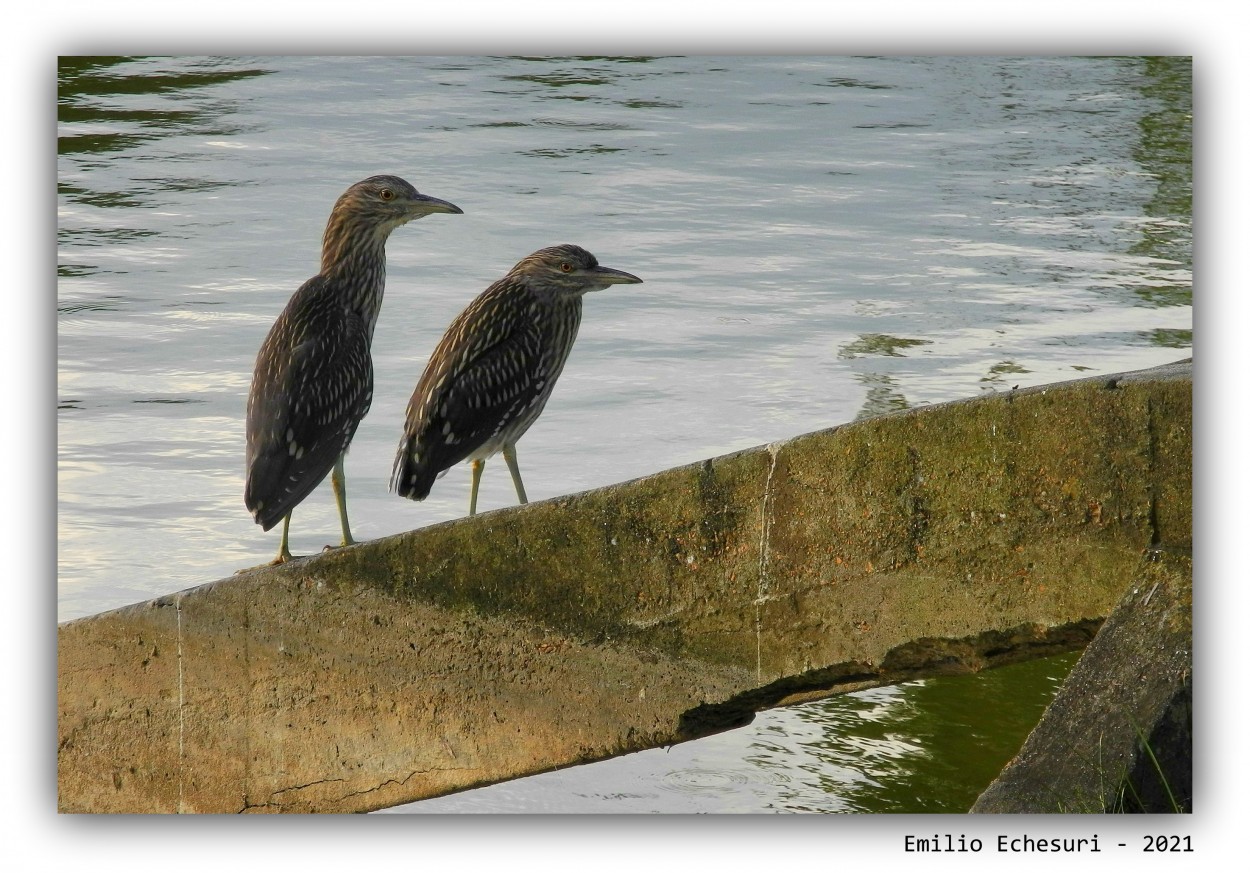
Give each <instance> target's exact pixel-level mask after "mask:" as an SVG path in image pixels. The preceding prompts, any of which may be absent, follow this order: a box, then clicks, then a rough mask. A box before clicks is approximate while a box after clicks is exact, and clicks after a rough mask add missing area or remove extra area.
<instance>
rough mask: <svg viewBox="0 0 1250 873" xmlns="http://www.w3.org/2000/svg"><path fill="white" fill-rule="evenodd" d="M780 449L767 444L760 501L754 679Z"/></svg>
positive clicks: (760, 671) (759, 663)
mask: <svg viewBox="0 0 1250 873" xmlns="http://www.w3.org/2000/svg"><path fill="white" fill-rule="evenodd" d="M780 451H781V443H769V444H768V457H769V464H768V476H767V478H765V480H764V499H763V500H762V501H761V502H760V574H759V580H758V582H757V583H756V587H755V680H756V681H757V682H759V681H762V677H763V675H764V652H763V645H764V643H763V632H764V628H763V611H762V610H761V608H760V607H761V606H762V605H763V604H764V603H765V602H766V599H767V594H768V549H769V545H770V542H769V534H771V533H772V527H773V519H772V514H771V513H770V512H769V509H768V504H769V501H770V500H771V499H772V495H773V473H774V472H776V470H777V454H778V452H780Z"/></svg>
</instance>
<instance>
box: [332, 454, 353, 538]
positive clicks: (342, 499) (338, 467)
mask: <svg viewBox="0 0 1250 873" xmlns="http://www.w3.org/2000/svg"><path fill="white" fill-rule="evenodd" d="M346 456H347V453H346V452H343V453H342V454H341V455H339V457H338V460H337V461H335V462H334V472H332V473H331V474H330V486H331V487H332V488H333V489H334V502H335V503H337V504H338V507H339V525H340V526H341V527H342V528H343V545H345V546H350V545H354V544H355V543H356V541H355V540H354V539H352V529H351V525H349V524H348V523H347V477H346V475H345V474H344V473H343V459H344V458H345V457H346Z"/></svg>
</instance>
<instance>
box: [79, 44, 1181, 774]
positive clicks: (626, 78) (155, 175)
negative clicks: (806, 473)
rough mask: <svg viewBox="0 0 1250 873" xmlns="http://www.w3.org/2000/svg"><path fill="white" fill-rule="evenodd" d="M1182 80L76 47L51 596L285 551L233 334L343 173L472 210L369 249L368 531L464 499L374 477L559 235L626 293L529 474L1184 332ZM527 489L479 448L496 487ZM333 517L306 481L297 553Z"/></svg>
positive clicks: (1119, 366) (1012, 376)
mask: <svg viewBox="0 0 1250 873" xmlns="http://www.w3.org/2000/svg"><path fill="white" fill-rule="evenodd" d="M1190 90H1191V80H1190V65H1189V62H1188V60H1185V59H1146V58H1042V57H1034V58H1022V59H1021V58H984V57H980V58H960V57H942V58H906V57H887V58H820V57H780V58H770V57H752V58H711V57H696V58H680V57H661V58H484V57H456V58H403V57H378V58H302V57H280V58H264V57H261V58H230V59H220V58H175V59H143V58H134V59H115V58H112V59H110V58H73V59H62V62H61V67H60V75H59V95H58V98H59V118H60V124H59V158H58V189H59V190H58V275H59V280H58V287H57V307H58V385H57V390H58V398H57V401H58V480H59V487H58V559H57V560H58V576H59V579H58V604H59V618H60V619H61V620H66V619H70V618H74V617H78V616H82V615H87V614H91V613H94V612H98V611H101V610H104V609H109V608H112V607H116V606H120V605H124V604H126V603H130V602H134V601H138V600H143V599H147V598H150V597H153V596H155V595H159V594H163V593H168V592H171V591H175V590H179V589H182V588H186V587H189V586H191V585H195V584H199V583H202V582H206V581H211V580H213V579H217V578H221V577H224V576H228V575H230V574H231V573H232V572H233V571H234V570H236V569H239V568H241V567H245V566H250V565H252V564H255V563H258V562H260V561H261V560H266V559H268V558H269V557H270V556H271V554H272V552H273V550H274V549H275V548H276V545H277V541H276V532H271V533H270V534H264V533H263V532H261V531H260V529H259V528H257V527H256V526H255V525H254V524H252V522H251V520H250V518H249V517H248V515H247V513H246V511H245V510H244V508H243V505H242V498H241V495H242V457H243V410H244V404H245V400H246V393H247V388H248V384H249V381H250V375H251V368H252V363H253V361H254V357H255V354H256V350H257V348H258V347H259V345H260V342H261V340H262V339H263V337H264V335H265V332H266V330H267V329H268V327H269V325H270V324H271V323H272V320H273V318H274V317H275V316H276V314H277V313H278V312H279V311H280V310H281V308H282V306H283V305H284V303H285V301H286V299H287V297H288V296H289V295H290V293H291V292H292V291H293V290H294V289H295V288H296V287H297V286H298V285H299V284H300V283H301V282H302V281H303V280H304V279H306V278H308V277H309V276H310V275H312V274H313V273H314V272H315V271H316V268H317V262H318V256H319V240H320V234H321V230H322V227H323V225H324V221H325V218H326V215H327V213H328V211H329V208H330V206H331V205H332V203H333V201H334V199H335V198H336V197H337V196H338V194H339V193H341V191H342V190H343V189H344V188H345V187H346V186H347V185H348V184H350V183H351V182H353V181H356V180H358V179H360V178H363V177H365V176H367V175H371V174H373V173H377V172H393V173H397V174H399V175H402V176H404V177H406V178H407V179H409V181H411V182H413V183H414V184H415V185H416V186H417V187H418V188H419V189H421V190H422V191H424V192H425V193H429V194H433V195H435V196H439V197H443V198H445V199H448V200H451V201H452V202H454V203H456V204H458V205H459V206H460V207H461V208H463V209H464V211H465V214H464V215H463V216H432V217H430V218H426V219H424V220H422V221H420V222H417V223H415V224H412V225H408V226H407V227H404V228H401V229H400V230H399V231H397V232H396V234H395V235H394V236H393V237H392V239H391V242H390V245H389V249H388V251H389V267H388V286H387V298H386V303H385V305H384V306H383V310H382V316H381V319H380V321H379V324H378V328H377V332H376V334H375V341H374V361H375V368H376V371H377V384H376V388H375V395H374V402H373V410H372V412H371V413H370V415H369V417H368V418H367V419H366V420H365V421H364V423H363V424H362V425H361V427H360V430H359V431H358V433H357V436H356V439H355V442H354V444H353V447H352V452H351V454H350V456H349V458H348V462H347V473H348V480H349V492H350V495H351V497H350V499H351V515H352V522H353V529H354V531H355V533H356V535H357V536H358V537H363V538H372V537H377V536H382V535H385V534H390V533H395V532H398V531H402V530H408V529H411V528H414V527H419V526H423V525H426V524H430V523H432V522H436V521H440V520H444V519H448V518H454V517H457V516H459V515H462V514H463V513H464V512H465V509H466V504H467V492H468V473H467V470H464V469H457V470H453V471H451V472H450V473H449V474H448V475H447V476H446V477H445V478H443V479H442V480H440V482H439V483H438V485H437V486H436V487H435V491H434V493H433V495H432V496H431V498H430V499H429V500H428V501H426V502H425V503H422V504H411V503H408V502H405V501H400V500H398V499H397V498H394V497H392V496H390V495H389V494H388V493H387V477H388V474H389V471H390V465H391V459H392V457H393V454H394V451H395V446H396V444H397V442H398V439H399V432H400V423H401V421H402V417H403V411H404V406H405V404H406V402H407V399H408V396H409V394H410V393H411V390H412V387H413V385H414V383H415V381H416V378H417V376H418V375H419V374H420V371H421V369H422V367H423V366H424V363H425V360H426V357H427V356H428V354H429V352H430V350H431V349H432V348H433V346H434V343H435V342H436V341H437V339H438V337H439V336H440V335H441V333H442V331H443V329H444V327H445V326H446V325H447V323H448V322H449V321H450V320H451V318H452V317H453V316H454V315H455V314H456V313H457V312H458V311H459V310H460V309H461V308H462V307H463V306H464V304H465V303H467V302H468V300H470V299H471V298H472V297H473V296H474V295H475V294H476V293H477V292H478V291H480V290H481V289H482V288H484V287H485V286H486V285H487V284H488V283H489V282H490V281H492V280H494V279H495V278H498V277H499V276H501V275H502V274H503V273H504V272H505V271H506V270H507V269H508V267H510V266H511V265H512V264H513V263H515V262H516V261H517V260H519V259H520V258H521V257H522V256H524V255H525V254H528V253H529V252H531V251H533V250H535V249H537V248H540V247H542V246H546V245H550V244H554V243H558V242H576V243H579V244H581V245H583V246H585V247H586V248H588V249H590V250H591V251H592V252H594V253H595V254H596V255H598V256H599V258H600V260H601V261H602V262H603V263H605V264H607V265H610V266H613V267H618V268H621V269H624V270H628V271H630V272H633V273H636V274H638V275H640V276H642V277H643V279H644V280H645V284H643V285H639V286H630V287H628V288H616V289H612V290H610V291H606V292H603V293H601V294H596V295H594V296H592V297H591V298H590V299H589V300H588V301H587V306H586V315H585V319H584V321H583V326H582V331H581V335H580V338H579V340H578V343H577V346H576V348H575V349H574V352H573V355H572V357H571V359H570V361H569V364H568V366H567V368H566V370H565V373H564V375H563V377H562V378H561V381H560V384H559V386H558V387H557V389H556V392H555V395H554V397H553V399H552V401H551V403H550V404H549V405H548V407H547V410H546V412H545V413H544V416H543V418H542V419H541V420H540V421H539V422H538V424H536V425H535V426H534V428H533V429H532V430H531V431H530V432H529V433H528V434H527V435H526V437H525V438H524V439H523V440H522V441H521V444H520V446H519V456H520V461H521V465H522V468H523V470H524V472H525V480H526V486H527V488H528V490H529V493H530V497H531V499H535V500H541V499H544V498H547V497H552V496H555V495H559V494H564V493H569V492H573V491H579V490H583V489H586V488H592V487H596V486H599V485H604V484H609V483H612V482H618V481H622V480H625V479H629V478H633V477H636V476H640V475H645V474H648V473H651V472H655V471H657V470H660V469H664V468H667V467H670V466H674V465H677V464H682V463H687V462H691V461H695V460H699V459H702V458H705V457H709V456H712V455H716V454H720V453H723V452H727V451H731V450H735V449H740V448H745V447H749V446H754V445H759V444H762V443H767V442H771V441H774V440H778V439H783V438H787V437H790V436H793V435H795V434H799V433H803V432H806V431H811V430H815V429H817V428H822V427H827V426H829V425H833V424H837V423H840V422H844V421H848V420H851V419H854V418H857V417H861V416H865V415H872V414H875V413H878V412H882V411H886V410H890V409H898V408H904V407H909V406H914V405H917V404H923V403H932V402H937V401H943V400H949V399H953V398H958V397H965V396H970V395H975V394H977V393H978V392H981V391H993V390H1001V389H1005V388H1010V387H1011V386H1013V385H1030V384H1039V383H1045V382H1050V381H1055V380H1061V379H1066V378H1071V377H1075V376H1080V375H1087V374H1095V373H1105V372H1117V371H1122V370H1128V369H1136V368H1139V367H1146V366H1151V365H1155V364H1160V363H1165V362H1168V361H1172V360H1176V359H1179V358H1182V357H1186V356H1188V355H1189V354H1190V352H1191V344H1192V291H1191V267H1192V240H1191V205H1190V204H1191V187H1192V181H1191V179H1192V176H1191V146H1190V127H1191V111H1192V103H1191V95H1190ZM513 500H514V497H513V494H512V490H511V484H510V482H509V479H508V476H507V475H506V473H504V471H503V468H502V464H500V463H498V461H496V462H494V463H492V464H491V465H489V466H488V468H487V472H486V477H485V480H484V482H483V493H482V498H481V506H482V507H483V508H484V509H487V510H489V509H493V508H497V507H501V506H507V505H511V503H512V502H513ZM337 530H338V528H337V519H336V516H335V510H334V505H333V499H332V497H331V495H330V493H329V488H328V487H326V488H322V489H319V490H318V491H317V492H315V493H314V494H313V495H312V497H310V498H309V499H308V500H307V501H306V502H305V503H304V504H302V505H301V506H300V508H299V509H298V510H297V511H296V513H295V516H294V520H293V524H292V548H293V550H294V551H295V552H296V553H297V554H298V553H306V552H312V551H315V550H318V549H320V548H321V546H322V545H324V544H326V543H329V542H336V541H337ZM1035 685H1036V686H1037V688H1044V687H1045V683H1044V682H1041V683H1035ZM881 693H883V694H884V693H886V692H881ZM895 693H901V694H903V695H904V696H905V697H906V696H908V695H911V694H912V693H916V692H913V691H912V690H910V689H902V690H901V691H892V692H889V694H895ZM788 724H789V723H788ZM798 724H799V723H798V722H795V723H794V724H789V727H788V729H790V730H798ZM796 736H797V735H796ZM675 753H676V750H674V752H673V753H670V755H671V754H675ZM604 766H619V765H618V764H616V763H614V764H612V765H604Z"/></svg>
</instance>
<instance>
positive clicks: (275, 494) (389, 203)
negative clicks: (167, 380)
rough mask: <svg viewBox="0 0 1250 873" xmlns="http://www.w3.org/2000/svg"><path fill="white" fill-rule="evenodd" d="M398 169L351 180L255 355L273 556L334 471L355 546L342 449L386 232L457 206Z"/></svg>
mask: <svg viewBox="0 0 1250 873" xmlns="http://www.w3.org/2000/svg"><path fill="white" fill-rule="evenodd" d="M461 211H462V210H461V209H460V208H459V207H458V206H455V205H453V204H451V203H448V202H447V201H446V200H439V199H438V198H435V197H428V196H426V195H424V194H421V193H418V191H417V189H416V188H414V187H412V185H410V184H408V183H407V182H405V181H404V180H403V179H400V178H399V177H397V176H372V177H370V178H368V179H365V180H363V181H361V182H357V183H356V184H355V185H352V186H351V187H350V188H348V189H347V190H346V191H345V192H343V194H342V196H340V197H339V199H338V201H337V202H336V203H335V204H334V209H333V210H332V211H331V212H330V219H329V221H328V222H327V223H326V229H325V235H324V237H323V238H322V248H321V272H320V273H319V274H318V275H316V276H314V277H313V278H311V279H309V280H308V281H307V282H305V283H304V284H303V285H301V286H300V288H299V290H297V291H296V292H295V294H294V295H292V297H291V299H290V301H289V302H288V303H287V305H286V308H285V309H284V310H282V314H281V315H279V316H278V320H277V321H275V322H274V324H273V327H272V328H270V330H269V335H268V336H267V337H265V342H264V344H263V345H262V346H261V347H260V353H259V355H257V357H256V370H255V373H254V374H253V376H252V389H251V392H250V393H249V394H248V398H247V460H246V469H247V484H246V486H245V488H244V493H243V501H244V503H245V504H246V505H247V508H248V509H249V510H250V511H251V513H252V517H253V518H255V519H256V523H257V524H259V525H260V526H261V527H262V528H264V529H265V530H269V529H270V528H272V527H273V526H274V525H276V524H277V523H278V522H279V521H281V522H282V542H281V543H280V544H279V546H278V556H277V558H275V559H274V563H281V562H283V561H286V560H288V559H289V558H290V557H291V552H290V549H289V547H288V545H287V535H288V533H289V532H290V525H291V511H292V510H293V509H294V508H295V506H297V505H298V504H299V503H300V501H302V500H303V499H304V498H305V497H307V496H308V495H309V493H311V492H312V490H313V489H314V488H316V487H317V485H319V484H320V483H321V480H322V479H324V478H325V477H326V474H327V473H331V472H332V473H333V475H332V476H331V478H330V482H331V485H332V486H333V488H334V499H335V502H336V504H337V505H338V510H339V523H340V525H341V526H342V529H343V545H350V544H351V543H354V542H355V540H354V539H353V538H352V534H351V528H350V526H349V525H348V522H347V492H346V483H345V479H344V474H343V457H344V455H345V454H346V452H347V447H348V445H350V443H351V441H352V437H353V436H354V435H355V433H356V427H357V426H358V425H359V424H360V420H361V419H362V418H364V417H365V414H366V413H367V412H368V411H369V405H370V403H371V401H372V400H373V359H372V358H371V356H370V345H371V343H372V341H373V328H374V325H375V324H376V323H377V318H378V311H379V310H380V309H381V306H382V292H383V289H384V287H385V284H386V240H387V237H389V236H390V234H391V231H393V230H394V229H395V228H397V227H399V226H400V225H403V224H406V223H407V222H409V221H412V220H414V219H417V218H421V217H423V216H426V215H430V214H431V213H435V212H446V213H453V214H460V213H461Z"/></svg>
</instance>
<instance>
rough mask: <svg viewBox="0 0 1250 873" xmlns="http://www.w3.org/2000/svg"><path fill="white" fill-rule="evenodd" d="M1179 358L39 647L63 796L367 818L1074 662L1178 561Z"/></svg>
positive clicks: (1183, 455)
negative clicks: (1149, 562)
mask: <svg viewBox="0 0 1250 873" xmlns="http://www.w3.org/2000/svg"><path fill="white" fill-rule="evenodd" d="M1191 393H1192V383H1191V379H1190V370H1189V366H1188V364H1181V365H1176V366H1173V367H1169V368H1161V369H1157V370H1150V371H1142V372H1140V373H1136V374H1126V375H1123V376H1119V377H1113V378H1107V377H1101V378H1098V379H1092V380H1083V381H1077V382H1069V383H1062V384H1058V385H1051V386H1046V387H1040V388H1034V389H1027V390H1022V391H1013V392H1005V393H996V394H990V395H985V396H981V397H978V398H974V399H971V400H967V401H958V402H954V403H948V404H942V405H939V406H932V407H922V408H919V409H915V410H909V411H906V412H902V413H894V414H890V415H886V416H882V417H879V418H874V419H869V420H865V421H861V422H856V423H854V424H848V425H844V426H841V427H836V428H832V429H830V430H825V431H821V432H818V433H812V434H807V435H804V436H800V437H796V438H794V439H791V440H788V441H786V442H782V443H777V444H773V445H770V446H763V447H760V448H757V449H751V450H747V451H743V452H738V453H735V454H732V455H727V456H723V457H718V458H713V459H711V460H707V461H703V462H701V463H696V464H691V465H689V466H685V467H680V468H676V469H672V470H668V471H665V472H663V473H659V474H656V475H654V476H650V477H647V478H644V479H640V480H636V481H632V482H626V483H622V484H619V485H613V486H610V487H607V488H601V489H598V490H595V491H590V492H585V493H582V494H576V495H572V496H569V497H565V498H558V499H554V500H549V501H545V502H542V503H536V504H530V505H528V506H523V507H516V508H511V509H505V510H500V511H496V512H491V513H487V514H484V515H479V516H477V517H474V518H464V519H460V520H457V521H453V522H448V523H443V524H437V525H433V526H431V527H427V528H423V529H420V530H415V531H412V532H409V533H406V534H401V535H397V536H392V537H388V538H385V539H381V540H377V541H373V542H369V543H364V544H361V545H358V546H353V547H351V548H345V549H339V550H335V551H332V552H329V553H326V554H323V555H318V556H314V557H310V558H307V559H303V560H299V561H295V562H293V563H290V564H287V565H285V566H281V567H261V568H257V569H255V570H251V571H248V572H245V573H242V574H239V575H237V576H235V577H233V578H230V579H225V580H222V581H220V582H216V583H212V584H209V585H205V586H201V587H199V588H195V589H191V590H189V591H185V592H182V593H179V594H176V595H172V596H168V597H162V598H159V599H157V600H154V601H151V602H149V603H143V604H136V605H134V606H130V607H126V608H123V609H119V610H115V611H112V612H109V613H105V614H102V615H98V616H93V617H90V618H86V619H81V620H77V621H73V622H68V623H66V624H64V625H62V626H61V627H60V628H59V664H58V672H59V698H58V705H59V733H60V748H59V756H58V763H59V789H60V792H59V800H60V807H61V809H62V810H64V811H81V812H87V811H92V812H158V811H160V812H244V811H258V812H346V811H366V810H371V809H377V808H381V807H385V806H391V805H394V804H398V803H402V802H406V801H411V800H415V799H419V798H422V797H430V796H434V795H437V794H441V793H446V792H450V791H455V790H459V789H463V788H468V787H471V786H475V785H481V784H488V783H492V782H497V781H501V780H505V779H510V778H514V777H517V776H521V775H525V774H530V773H536V772H541V771H544V770H550V769H553V768H557V767H563V766H568V765H571V764H576V763H580V762H586V761H592V760H598V759H602V758H607V757H611V756H613V755H617V754H621V753H624V752H628V751H635V750H640V749H645V748H651V747H655V746H658V745H663V744H668V743H673V742H678V741H681V740H683V739H689V738H692V737H696V736H700V735H703V734H706V733H709V732H714V731H717V730H722V729H725V728H728V727H732V726H735V725H738V724H743V723H746V722H747V721H749V720H750V718H751V717H752V715H753V713H754V712H755V711H757V710H759V709H762V708H766V707H769V706H776V705H779V704H783V703H788V702H792V701H796V700H802V699H808V698H811V697H816V696H822V695H827V694H830V693H838V692H842V691H847V690H852V689H856V688H862V687H867V686H871V685H879V684H887V683H891V682H897V681H900V680H903V679H908V678H913V677H917V676H927V675H935V674H938V673H943V672H953V671H969V670H979V669H982V668H984V667H989V666H995V665H998V664H1003V663H1009V662H1012V661H1018V660H1022V659H1025V658H1030V657H1036V656H1040V655H1045V654H1051V653H1054V652H1057V651H1062V650H1067V649H1071V648H1074V647H1079V646H1083V645H1085V644H1086V643H1088V641H1089V640H1090V639H1091V638H1092V637H1093V635H1094V634H1095V633H1096V632H1097V629H1098V627H1099V626H1100V625H1101V623H1102V620H1103V619H1104V618H1105V616H1107V614H1108V613H1109V612H1110V610H1111V608H1112V607H1113V606H1114V605H1115V603H1116V602H1117V601H1118V600H1119V599H1120V598H1121V597H1122V596H1123V594H1124V592H1125V590H1126V589H1127V588H1128V587H1129V586H1130V584H1132V583H1133V581H1134V580H1135V579H1138V578H1140V568H1141V564H1142V559H1143V554H1146V553H1149V552H1152V551H1158V550H1159V549H1161V548H1167V549H1172V550H1175V551H1179V552H1187V551H1188V550H1189V548H1190V542H1191V527H1190V512H1191V477H1190V445H1191V429H1192V411H1191V410H1192V403H1191Z"/></svg>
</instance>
